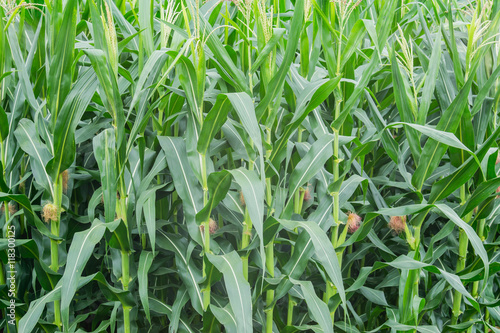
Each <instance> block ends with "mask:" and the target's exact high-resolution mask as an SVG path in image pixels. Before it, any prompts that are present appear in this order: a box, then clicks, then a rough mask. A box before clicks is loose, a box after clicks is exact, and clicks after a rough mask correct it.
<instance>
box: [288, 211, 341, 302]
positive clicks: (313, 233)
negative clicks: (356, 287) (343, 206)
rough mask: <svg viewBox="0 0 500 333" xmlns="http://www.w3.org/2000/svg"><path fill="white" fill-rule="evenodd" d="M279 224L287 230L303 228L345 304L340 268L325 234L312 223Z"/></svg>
mask: <svg viewBox="0 0 500 333" xmlns="http://www.w3.org/2000/svg"><path fill="white" fill-rule="evenodd" d="M279 222H280V223H281V224H282V225H283V226H284V227H285V228H287V229H295V228H299V227H300V228H303V229H304V230H306V231H307V233H308V234H309V236H310V237H311V240H312V243H313V244H314V249H315V253H316V256H317V257H318V260H319V261H320V262H321V264H322V265H323V267H324V268H325V271H326V272H327V274H328V277H329V278H330V279H331V281H332V283H333V284H334V285H335V287H336V288H337V290H338V292H339V294H340V298H341V299H342V302H343V303H344V304H345V302H346V296H345V291H344V284H343V282H342V276H341V274H340V266H339V262H338V259H337V255H336V254H335V249H334V248H333V245H332V243H331V242H330V241H329V240H328V237H327V236H326V234H325V232H324V231H323V230H321V228H320V227H319V226H318V225H317V224H315V223H314V222H298V221H288V220H279Z"/></svg>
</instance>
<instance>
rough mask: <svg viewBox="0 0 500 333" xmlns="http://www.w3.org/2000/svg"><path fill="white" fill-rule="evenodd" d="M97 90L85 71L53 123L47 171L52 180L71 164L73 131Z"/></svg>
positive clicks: (74, 148)
mask: <svg viewBox="0 0 500 333" xmlns="http://www.w3.org/2000/svg"><path fill="white" fill-rule="evenodd" d="M96 89H97V78H96V76H95V74H94V73H92V72H91V71H87V72H86V73H85V74H84V75H83V76H82V77H81V78H80V79H79V80H78V81H77V82H76V83H75V85H74V86H73V88H72V90H71V91H70V92H69V94H68V96H67V98H66V100H65V101H64V104H62V107H61V110H60V112H59V115H58V118H57V120H56V123H55V133H57V134H58V135H55V136H54V158H53V159H52V160H51V161H49V163H48V165H47V171H48V172H49V173H50V174H51V176H52V178H53V179H56V177H57V176H58V175H59V174H60V173H61V172H63V171H64V170H66V169H67V168H69V167H70V166H71V164H73V162H74V160H75V155H76V147H75V130H76V127H77V125H78V123H79V122H80V119H81V118H82V115H83V113H84V112H85V110H86V109H87V106H88V104H89V102H90V99H91V98H92V96H93V95H94V92H95V90H96Z"/></svg>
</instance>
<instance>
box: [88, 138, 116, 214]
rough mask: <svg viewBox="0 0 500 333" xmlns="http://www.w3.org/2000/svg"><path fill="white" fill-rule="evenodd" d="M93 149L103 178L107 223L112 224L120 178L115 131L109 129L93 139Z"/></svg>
mask: <svg viewBox="0 0 500 333" xmlns="http://www.w3.org/2000/svg"><path fill="white" fill-rule="evenodd" d="M93 147H94V154H95V157H96V160H97V164H98V166H99V173H100V177H101V183H102V195H103V198H104V213H105V218H106V222H112V221H114V219H115V212H116V195H117V184H116V181H117V177H118V172H117V170H116V158H115V156H116V146H115V131H114V129H112V128H108V129H106V130H104V131H103V132H101V133H100V134H99V135H97V136H96V137H95V138H94V139H93Z"/></svg>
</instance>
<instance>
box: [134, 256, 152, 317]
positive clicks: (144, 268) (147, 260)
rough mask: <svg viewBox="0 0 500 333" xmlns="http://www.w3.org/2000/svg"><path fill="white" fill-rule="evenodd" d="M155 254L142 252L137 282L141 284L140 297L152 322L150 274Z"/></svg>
mask: <svg viewBox="0 0 500 333" xmlns="http://www.w3.org/2000/svg"><path fill="white" fill-rule="evenodd" d="M153 257H154V254H152V253H151V252H149V251H142V252H141V256H140V258H139V266H138V269H137V280H138V283H139V297H140V299H141V303H142V306H143V307H144V312H145V313H146V318H147V319H148V321H149V322H151V313H150V311H149V297H148V272H149V269H150V268H151V264H152V263H153Z"/></svg>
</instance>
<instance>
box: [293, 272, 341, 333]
mask: <svg viewBox="0 0 500 333" xmlns="http://www.w3.org/2000/svg"><path fill="white" fill-rule="evenodd" d="M290 282H292V283H293V284H298V285H300V288H301V289H302V292H303V293H304V296H305V298H306V302H307V306H308V308H309V313H310V315H311V316H312V317H313V318H314V320H316V322H317V323H318V324H319V326H320V327H321V328H322V331H323V332H331V333H333V322H332V318H331V317H330V311H329V310H328V305H326V303H325V302H323V301H322V300H320V299H319V298H318V296H317V295H316V292H315V291H314V287H313V284H312V282H311V281H297V280H293V279H290Z"/></svg>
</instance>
